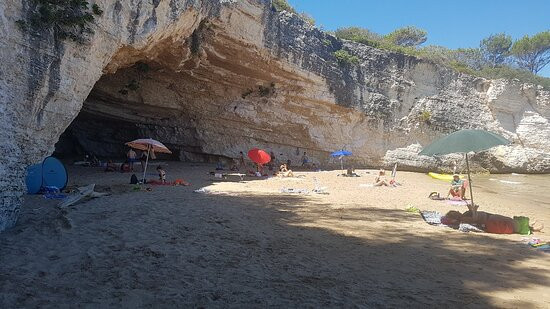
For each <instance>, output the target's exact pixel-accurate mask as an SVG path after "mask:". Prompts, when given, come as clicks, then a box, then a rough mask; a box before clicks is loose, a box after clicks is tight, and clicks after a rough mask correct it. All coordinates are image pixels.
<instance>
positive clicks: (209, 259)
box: [0, 183, 550, 308]
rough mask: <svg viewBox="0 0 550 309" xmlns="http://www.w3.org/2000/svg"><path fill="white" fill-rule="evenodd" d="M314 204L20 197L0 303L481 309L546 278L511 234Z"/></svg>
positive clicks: (159, 196)
mask: <svg viewBox="0 0 550 309" xmlns="http://www.w3.org/2000/svg"><path fill="white" fill-rule="evenodd" d="M205 184H206V183H205ZM174 190H178V193H177V194H173V191H174ZM129 201H133V205H129V204H128V203H129ZM309 202H310V201H308V198H307V197H304V196H278V195H246V196H243V195H240V196H234V195H223V194H197V193H192V192H191V189H190V188H174V187H166V188H159V189H158V190H154V191H153V192H131V193H122V194H117V195H113V196H110V197H106V198H102V199H98V200H92V201H90V202H88V203H85V204H80V205H77V206H75V207H73V208H71V209H69V211H68V213H66V214H63V213H60V212H59V211H58V210H56V209H55V208H53V207H52V204H51V202H50V204H45V203H46V202H44V201H43V200H41V199H38V198H34V199H33V198H28V200H27V203H26V204H25V209H24V210H23V216H22V219H21V221H20V223H19V224H18V226H17V227H15V228H14V229H12V230H11V231H8V232H7V233H4V234H2V235H1V237H0V248H1V252H0V286H1V287H2V288H1V289H2V293H1V295H0V307H3V308H14V307H56V308H58V307H75V306H91V307H266V306H277V307H287V306H288V307H319V306H329V307H404V306H407V307H413V308H416V307H425V306H434V305H437V306H439V305H442V304H444V306H445V307H464V306H466V307H490V306H494V304H493V303H492V302H491V299H490V298H489V297H488V296H487V293H491V292H494V291H505V290H511V289H514V288H517V287H525V286H527V285H529V284H536V285H546V286H548V285H549V284H550V282H549V281H548V277H546V276H545V275H544V274H543V273H542V271H540V270H538V271H537V270H536V269H530V268H526V267H521V266H518V264H519V263H518V262H520V261H521V260H523V259H529V258H531V257H533V256H535V255H537V253H536V252H534V251H533V250H528V249H527V248H518V243H517V242H512V241H509V240H504V239H495V238H490V237H486V236H483V235H472V234H465V233H459V232H456V231H453V230H450V229H449V230H448V231H445V232H443V233H442V232H441V231H440V230H437V229H438V228H436V227H434V232H433V233H431V234H428V235H423V236H418V235H417V234H415V233H410V232H409V231H408V230H407V228H394V229H387V228H386V227H385V224H387V223H390V222H395V221H403V222H412V221H413V220H419V219H418V217H417V216H415V215H411V214H408V213H406V212H404V211H402V210H386V209H377V208H359V209H337V210H334V209H330V210H329V208H328V207H327V206H328V205H323V204H322V203H321V204H320V203H317V204H316V205H315V206H311V203H309ZM38 204H40V205H42V206H41V207H40V208H36V207H37V206H36V205H38ZM306 207H307V208H308V209H307V211H304V210H306V209H305V208H306ZM66 220H70V222H66ZM367 221H372V222H377V224H376V225H370V226H377V228H376V229H373V230H364V227H363V228H362V229H363V230H361V228H360V226H359V225H357V230H355V232H356V233H353V234H354V235H349V234H350V233H347V234H348V235H346V234H344V233H343V232H339V228H342V229H344V228H346V229H347V230H348V232H349V230H350V228H351V229H352V231H353V228H354V227H355V225H356V224H359V223H361V222H367ZM363 226H364V225H363ZM355 234H357V236H356V235H355ZM472 238H475V240H472ZM451 243H453V244H456V243H463V244H464V245H463V246H451V245H449V244H451ZM481 247H482V248H483V250H478V249H479V248H481ZM500 305H503V306H510V307H522V308H528V307H530V306H531V304H529V303H522V302H520V301H516V302H510V303H504V304H502V303H501V304H500Z"/></svg>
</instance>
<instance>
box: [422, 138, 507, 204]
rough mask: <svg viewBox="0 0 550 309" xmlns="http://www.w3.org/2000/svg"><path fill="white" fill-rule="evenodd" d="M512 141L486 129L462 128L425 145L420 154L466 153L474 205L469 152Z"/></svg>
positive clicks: (469, 183)
mask: <svg viewBox="0 0 550 309" xmlns="http://www.w3.org/2000/svg"><path fill="white" fill-rule="evenodd" d="M507 144H510V141H508V140H507V139H505V138H504V137H502V136H500V135H498V134H495V133H491V132H487V131H484V130H471V129H466V130H460V131H456V132H454V133H451V134H449V135H447V136H445V137H442V138H440V139H438V140H436V141H434V142H432V143H431V144H429V145H428V146H426V147H424V149H422V151H421V152H420V153H419V155H424V156H437V155H446V154H451V153H464V154H466V168H467V169H468V185H469V187H470V198H471V199H472V203H471V205H472V206H473V205H474V196H473V194H472V181H471V179H470V164H469V163H468V153H469V152H478V151H484V150H487V149H489V148H493V147H495V146H500V145H507Z"/></svg>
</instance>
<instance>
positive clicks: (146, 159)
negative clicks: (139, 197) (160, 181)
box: [143, 145, 151, 183]
mask: <svg viewBox="0 0 550 309" xmlns="http://www.w3.org/2000/svg"><path fill="white" fill-rule="evenodd" d="M150 150H151V145H147V158H145V168H144V169H143V183H145V173H147V164H148V163H149V151H150Z"/></svg>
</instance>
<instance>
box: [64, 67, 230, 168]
mask: <svg viewBox="0 0 550 309" xmlns="http://www.w3.org/2000/svg"><path fill="white" fill-rule="evenodd" d="M176 76H177V75H174V73H173V72H167V70H166V69H165V68H164V67H162V66H160V65H157V64H154V63H148V64H146V63H143V62H137V63H136V64H134V65H132V66H130V67H127V68H122V69H119V70H118V71H117V72H116V73H114V74H105V75H104V76H102V77H101V78H100V79H99V80H98V81H97V82H96V84H95V86H94V88H93V89H92V91H91V92H90V94H89V95H88V97H87V99H86V100H85V101H84V103H83V106H82V109H81V110H80V112H79V114H78V115H77V117H76V118H75V119H74V120H73V121H72V123H71V124H70V125H69V126H68V127H67V129H66V130H65V131H64V132H63V134H62V135H61V136H60V138H59V141H58V142H57V143H56V144H55V151H54V156H56V157H58V158H61V159H64V160H65V161H69V162H70V161H80V160H83V159H84V158H85V156H86V155H89V156H90V157H92V156H95V157H97V158H98V159H100V160H101V161H106V160H113V161H119V162H121V161H123V160H124V159H125V158H126V153H127V151H128V150H129V148H128V147H127V146H126V145H125V143H126V142H129V141H132V140H135V139H138V138H153V139H156V140H159V141H161V142H162V143H163V144H165V145H166V146H167V147H168V148H169V149H170V150H171V151H172V154H171V155H170V154H158V155H157V158H158V159H159V160H170V161H174V160H177V161H188V162H217V161H218V159H219V158H220V156H217V155H211V154H208V153H205V152H204V151H203V149H202V147H201V141H200V139H199V138H198V134H197V129H196V122H197V119H195V118H196V117H194V116H193V113H192V111H190V110H189V109H188V108H187V106H186V105H185V104H181V101H182V100H181V98H177V97H175V96H174V84H175V83H183V82H185V81H182V80H181V76H177V77H178V78H179V80H175V81H174V80H171V79H173V78H174V77H176ZM165 102H169V103H170V104H166V103H165ZM167 105H169V106H167ZM139 155H140V152H139V151H138V156H139Z"/></svg>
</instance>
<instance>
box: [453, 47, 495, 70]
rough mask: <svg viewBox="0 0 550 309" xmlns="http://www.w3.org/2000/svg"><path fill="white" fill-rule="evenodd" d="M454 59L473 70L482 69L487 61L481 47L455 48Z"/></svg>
mask: <svg viewBox="0 0 550 309" xmlns="http://www.w3.org/2000/svg"><path fill="white" fill-rule="evenodd" d="M453 60H454V61H456V62H458V63H461V64H464V65H465V66H467V67H469V68H471V69H473V70H481V69H483V67H484V66H485V65H486V63H487V62H486V61H485V58H484V55H483V52H482V51H481V50H480V49H479V48H459V49H457V50H454V51H453Z"/></svg>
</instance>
